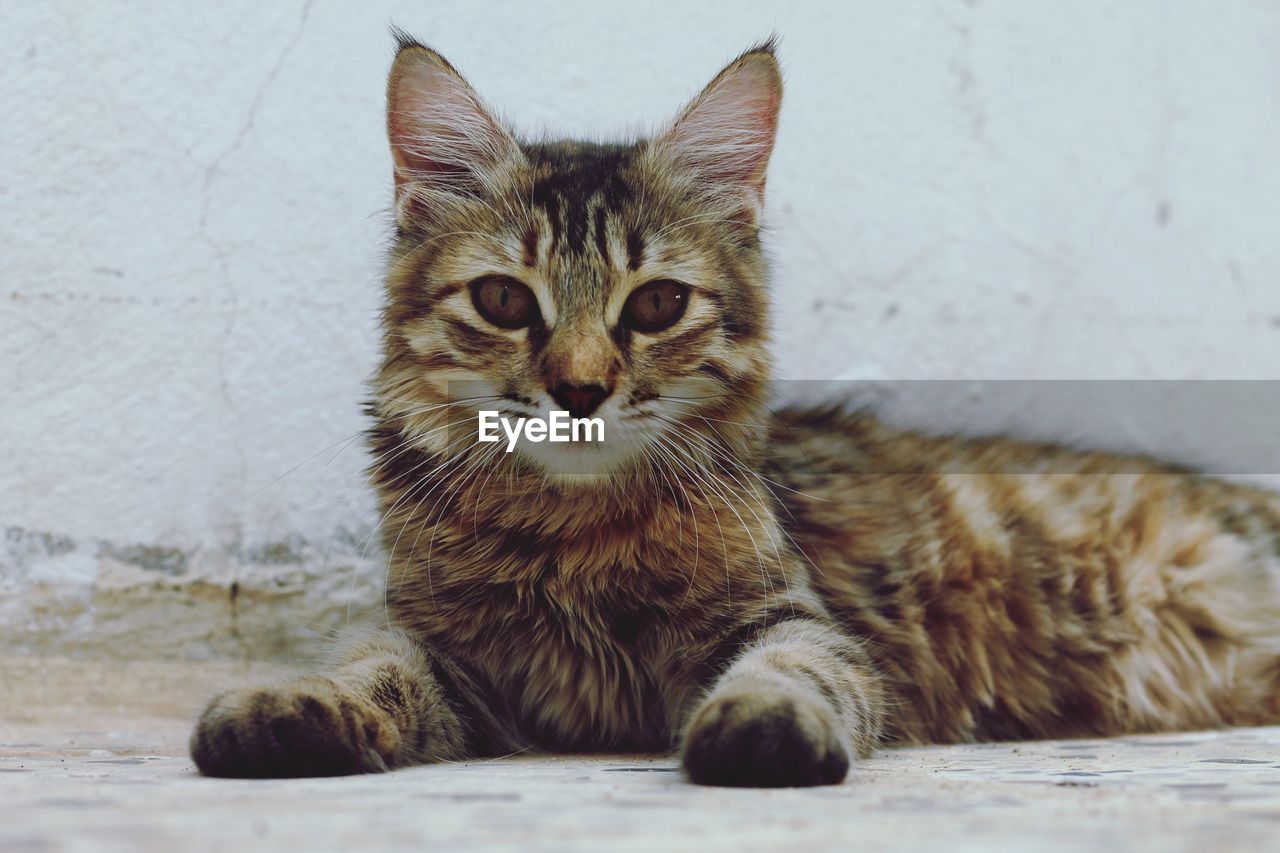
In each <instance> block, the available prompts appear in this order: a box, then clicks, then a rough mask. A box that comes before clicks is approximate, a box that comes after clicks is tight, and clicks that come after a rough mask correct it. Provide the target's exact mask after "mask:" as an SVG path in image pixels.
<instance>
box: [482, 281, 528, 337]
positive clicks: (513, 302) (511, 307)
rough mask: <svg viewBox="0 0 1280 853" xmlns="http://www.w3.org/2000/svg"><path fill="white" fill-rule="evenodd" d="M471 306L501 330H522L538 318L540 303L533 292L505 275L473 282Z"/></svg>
mask: <svg viewBox="0 0 1280 853" xmlns="http://www.w3.org/2000/svg"><path fill="white" fill-rule="evenodd" d="M471 304H473V305H475V306H476V310H477V311H479V312H480V316H481V317H483V318H485V319H486V320H488V321H489V322H490V323H492V324H493V325H495V326H498V327H499V328H502V329H522V328H524V327H525V326H528V325H530V324H532V323H533V321H534V320H536V319H538V300H537V299H536V298H535V297H534V295H533V291H531V290H529V288H527V287H525V286H524V285H523V284H521V283H520V282H518V281H516V280H515V279H514V278H507V277H506V276H502V275H490V276H485V277H484V278H478V279H476V280H475V281H473V282H471Z"/></svg>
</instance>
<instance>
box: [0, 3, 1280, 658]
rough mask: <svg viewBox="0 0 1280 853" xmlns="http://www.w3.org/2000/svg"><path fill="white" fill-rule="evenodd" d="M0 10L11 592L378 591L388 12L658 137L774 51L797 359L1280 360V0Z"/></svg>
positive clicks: (518, 115)
mask: <svg viewBox="0 0 1280 853" xmlns="http://www.w3.org/2000/svg"><path fill="white" fill-rule="evenodd" d="M601 7H605V8H603V9H602V8H601ZM4 19H5V25H4V27H3V28H2V29H0V56H2V58H3V62H0V115H2V116H3V117H4V125H5V129H4V132H3V134H0V276H2V277H3V278H2V283H3V291H2V292H0V383H2V384H0V389H2V392H0V393H2V394H3V397H2V398H0V399H2V401H3V403H2V405H3V410H2V411H0V448H2V450H0V453H3V456H2V457H0V460H2V461H0V525H2V526H4V527H5V528H7V529H8V533H7V545H6V548H7V550H5V549H0V584H7V585H8V587H7V588H9V589H10V590H13V589H18V588H26V587H28V586H29V585H30V584H32V583H37V582H42V580H41V579H47V580H49V581H50V583H54V582H56V584H65V583H66V582H67V581H70V580H75V581H77V583H79V584H80V585H81V588H83V589H90V588H96V587H95V585H97V586H98V587H100V586H101V585H102V583H103V582H104V578H108V577H116V578H117V580H118V582H119V583H120V584H122V585H124V586H129V585H130V584H132V585H135V586H136V585H138V584H144V583H152V582H153V578H154V577H155V576H156V575H157V573H159V574H161V575H166V576H169V577H171V578H183V577H187V578H209V577H218V578H221V581H219V582H222V583H228V584H229V583H230V582H231V581H232V580H237V579H238V580H239V581H241V582H245V583H252V582H253V579H254V578H255V577H256V576H257V575H256V574H255V573H258V574H262V573H267V574H271V573H272V572H274V573H275V574H273V575H272V576H273V577H275V576H277V575H279V573H280V572H286V573H287V572H295V575H291V577H295V580H296V578H297V577H302V576H307V577H311V576H313V575H315V574H317V573H319V574H320V575H322V576H323V577H325V578H328V579H329V580H330V581H333V578H334V577H337V574H335V573H339V572H346V573H347V574H346V575H342V578H344V580H343V581H342V583H337V582H336V581H333V583H335V584H336V585H335V587H334V588H335V589H337V588H339V587H344V586H345V583H346V580H345V578H347V577H350V573H351V572H352V567H353V566H354V567H355V574H356V576H357V580H358V581H359V584H358V588H359V589H361V590H363V589H365V588H366V585H367V584H372V583H375V582H376V575H377V566H376V561H375V560H374V559H373V558H372V557H369V558H363V559H362V558H361V557H360V550H361V543H360V539H361V537H363V536H364V535H365V534H366V533H368V531H369V530H370V525H371V522H372V517H371V514H370V512H369V506H370V501H369V499H368V497H367V495H366V493H365V490H364V487H363V484H362V482H361V477H360V474H359V469H360V468H361V466H362V465H363V462H364V459H363V456H362V451H361V448H360V446H359V443H358V441H357V442H355V443H353V444H351V445H350V446H345V449H343V447H344V445H343V444H342V442H344V441H345V440H347V439H349V438H352V437H353V436H354V435H355V433H357V431H358V430H360V429H361V427H362V423H363V422H362V420H361V418H360V416H359V413H358V411H359V404H360V401H361V397H362V393H363V387H362V383H363V381H364V379H365V378H366V377H367V376H368V374H369V373H370V370H371V369H372V366H373V364H374V360H375V343H376V337H375V326H374V315H375V312H376V310H377V306H378V303H379V274H380V272H379V271H380V265H381V254H382V251H383V248H384V245H385V240H386V236H387V206H388V200H389V196H390V170H389V165H388V156H387V153H386V150H385V142H384V139H383V135H382V107H383V104H382V97H383V94H382V93H383V85H384V79H385V73H386V70H387V67H388V65H389V62H390V59H391V56H392V41H391V39H390V37H389V36H388V35H387V30H386V28H387V24H388V23H389V22H394V23H396V24H398V25H400V26H402V27H404V28H405V29H407V30H409V31H410V32H412V33H414V34H416V35H417V36H418V37H419V38H421V39H423V40H425V41H427V42H429V43H431V44H433V45H434V46H436V47H437V48H439V49H440V50H441V51H443V52H444V53H445V54H446V55H447V56H449V57H450V58H451V59H452V60H453V62H454V63H455V64H456V65H457V66H459V67H460V68H461V69H462V70H463V72H464V73H465V74H467V75H468V76H469V77H470V79H471V80H472V82H473V83H474V84H475V85H476V86H477V88H479V89H480V90H481V91H482V92H483V93H485V94H486V95H487V97H488V98H489V99H490V100H491V101H492V102H494V103H496V104H498V105H499V106H500V107H501V108H502V109H503V110H504V111H505V113H506V114H507V115H508V116H509V117H510V119H511V120H512V121H513V122H514V124H515V125H516V126H517V127H519V128H521V129H524V130H526V131H532V132H537V131H541V130H544V129H546V130H551V131H553V132H557V133H565V134H587V135H593V136H594V135H607V134H608V133H609V132H610V131H618V130H628V129H631V128H634V127H636V126H637V124H639V125H642V126H643V125H652V124H654V123H656V122H658V121H661V120H662V119H664V118H665V117H667V116H669V115H670V114H672V113H673V111H674V110H676V109H677V108H678V107H679V106H680V105H681V103H682V102H683V101H684V100H685V99H686V98H687V97H688V96H690V95H691V94H693V93H694V92H696V91H697V89H698V88H700V87H701V85H702V84H703V83H704V82H706V80H707V79H709V78H710V76H711V75H712V74H713V73H714V72H715V71H716V70H718V68H719V67H720V65H721V64H722V63H723V62H724V61H726V60H727V59H729V58H731V57H732V56H733V55H734V54H735V53H737V52H738V51H739V50H741V49H742V48H744V47H745V46H746V45H748V44H750V43H751V42H753V41H755V40H757V39H759V38H761V37H762V36H764V35H766V34H768V33H769V32H770V31H773V30H776V31H777V32H778V33H780V34H781V36H782V39H783V40H782V56H783V61H784V65H785V71H786V75H787V86H788V88H787V94H786V99H785V105H784V111H783V122H782V129H781V133H780V137H779V141H778V148H777V155H776V159H775V162H774V166H773V169H772V176H771V180H770V184H769V192H770V198H769V208H770V210H769V216H770V221H771V224H772V227H773V231H772V234H771V236H770V242H771V245H772V247H773V251H774V255H775V257H776V261H777V263H776V273H777V275H776V278H777V286H776V289H775V293H776V304H777V311H776V326H777V343H778V360H779V368H780V373H781V374H782V375H783V376H788V377H806V378H818V377H822V378H834V377H870V378H879V379H886V378H887V379H899V378H1013V377H1022V378H1136V379H1181V378H1272V379H1275V378H1280V51H1277V50H1276V46H1277V45H1280V4H1276V3H1273V2H1267V0H1257V2H1248V0H1230V2H1210V0H1203V2H1199V1H1198V0H1116V1H1115V2H1112V3H1101V2H1078V3H1069V4H1068V3H1049V2H1015V1H1014V0H1008V2H991V0H985V2H979V0H971V2H940V3H935V4H924V3H899V2H892V0H884V2H850V0H832V1H831V2H821V3H818V2H810V3H796V2H792V3H767V2H744V0H736V2H717V3H699V4H692V3H688V2H687V0H685V2H678V0H663V2H646V3H635V2H630V3H610V4H603V3H601V2H599V0H593V2H589V1H588V0H564V1H563V2H558V3H512V4H506V3H503V4H488V3H475V2H425V0H419V2H403V3H346V4H344V3H338V2H326V0H314V2H312V0H308V2H294V3H284V2H278V3H262V2H250V0H238V2H230V0H223V2H218V3H212V4H205V3H194V2H188V3H185V4H178V3H160V2H155V3H150V4H145V3H125V2H89V1H88V0H83V2H79V3H71V2H50V3H41V4H35V3H29V4H9V7H8V8H6V11H5V14H4ZM950 417H951V416H950V415H949V413H948V412H935V413H933V414H932V416H931V420H932V421H934V422H938V423H946V422H948V419H949V418H950ZM1082 420H1083V422H1082V423H1077V424H1073V425H1072V429H1073V430H1074V431H1075V432H1076V433H1081V434H1085V435H1094V434H1097V437H1098V438H1099V440H1103V441H1112V443H1116V442H1118V443H1119V444H1121V445H1123V444H1124V443H1125V441H1128V440H1129V439H1132V438H1133V436H1132V435H1128V436H1125V435H1119V436H1113V435H1111V434H1110V433H1108V432H1107V430H1106V429H1093V428H1092V426H1091V424H1090V422H1089V418H1088V417H1087V416H1082ZM1024 426H1026V427H1027V428H1028V429H1030V430H1031V431H1032V432H1036V431H1040V432H1044V433H1047V434H1056V432H1060V431H1061V428H1062V424H1060V423H1057V422H1053V423H1051V422H1049V421H1048V420H1043V422H1036V421H1035V419H1034V418H1033V419H1032V420H1031V422H1030V423H1029V424H1027V423H1025V419H1024ZM1091 430H1092V431H1091ZM1143 438H1144V442H1143V444H1144V447H1145V449H1154V450H1161V449H1166V448H1167V449H1168V450H1169V451H1170V452H1173V453H1175V455H1179V454H1180V453H1182V451H1185V450H1186V449H1187V447H1186V445H1187V439H1186V436H1182V437H1179V436H1177V435H1171V436H1170V437H1169V438H1167V439H1166V438H1164V437H1162V436H1161V435H1159V434H1157V435H1154V436H1152V435H1150V434H1144V437H1143ZM338 451H341V452H338ZM1215 454H1216V455H1215ZM1230 454H1231V448H1221V449H1212V452H1210V453H1209V458H1211V459H1216V460H1218V461H1219V463H1220V464H1224V465H1229V464H1230V459H1229V457H1230ZM1182 455H1185V454H1182ZM331 544H332V546H333V547H332V548H330V545H331ZM353 554H354V556H353ZM298 572H301V573H302V574H301V575H296V573H298ZM113 573H114V574H113ZM174 582H177V581H174ZM280 583H282V584H285V585H286V586H287V585H288V582H287V581H281V582H280ZM56 584H55V586H56ZM58 589H64V587H58ZM0 593H2V590H0ZM87 594H88V593H86V595H87ZM335 594H336V593H335ZM58 595H62V596H63V598H65V595H64V594H63V593H62V592H59V593H58ZM55 597H57V596H55ZM13 600H14V599H13V598H12V597H11V598H10V601H11V602H12V601H13ZM59 600H60V601H61V599H59ZM64 605H65V606H66V607H67V608H70V609H68V610H67V611H66V612H67V613H68V614H72V615H74V614H76V613H79V612H80V611H78V610H76V608H75V607H74V606H72V605H69V604H66V602H65V601H63V602H62V604H59V605H58V606H59V607H61V606H64ZM50 606H52V605H50ZM20 609H21V611H22V614H23V618H27V616H29V612H30V608H27V607H25V606H24V607H21V608H20ZM54 609H55V610H56V609H57V608H54ZM59 612H61V611H59ZM5 618H6V617H5V616H4V613H3V612H0V623H2V622H3V621H4V619H5ZM7 618H8V620H9V621H10V622H11V623H12V622H13V620H15V619H18V618H19V615H17V614H16V611H15V612H11V613H10V614H9V616H8V617H7ZM31 618H34V617H31ZM71 618H72V616H66V618H65V619H64V620H63V621H62V622H56V621H54V622H48V623H47V624H46V628H48V630H50V631H54V630H55V629H57V630H63V629H65V628H66V627H67V625H68V624H69V623H68V622H67V620H69V619H71ZM76 618H79V617H76ZM50 625H52V626H53V627H52V628H50V627H49V626H50ZM55 633H56V632H55Z"/></svg>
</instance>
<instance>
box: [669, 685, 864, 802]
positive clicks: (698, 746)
mask: <svg viewBox="0 0 1280 853" xmlns="http://www.w3.org/2000/svg"><path fill="white" fill-rule="evenodd" d="M840 731H841V725H840V720H839V718H838V716H837V715H836V712H835V709H834V708H832V707H831V706H830V705H829V704H827V703H826V702H825V701H824V700H822V699H820V698H817V697H811V696H808V695H805V694H803V693H790V692H787V691H786V690H784V689H780V688H777V687H773V686H768V687H764V688H763V689H754V690H752V689H735V690H729V691H724V692H723V693H720V692H717V694H713V695H712V696H711V697H710V698H709V699H708V700H707V701H706V702H705V703H704V704H703V705H702V707H701V708H700V709H699V710H698V711H697V712H696V713H695V714H694V716H693V719H692V721H691V722H690V724H689V727H688V728H687V729H686V731H685V737H684V746H683V750H682V756H681V758H682V761H683V763H684V769H685V773H687V774H688V776H689V779H690V780H692V781H693V782H696V783H698V784H699V785H731V786H735V787H742V788H790V787H804V786H811V785H836V784H839V783H840V782H841V781H843V779H844V777H845V774H846V773H848V771H849V750H848V747H847V746H846V745H845V743H844V740H845V739H844V738H842V737H841V736H840Z"/></svg>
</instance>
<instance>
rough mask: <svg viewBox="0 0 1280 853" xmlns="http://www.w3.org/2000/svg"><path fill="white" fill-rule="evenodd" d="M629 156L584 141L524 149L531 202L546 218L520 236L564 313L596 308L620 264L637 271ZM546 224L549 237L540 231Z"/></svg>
mask: <svg viewBox="0 0 1280 853" xmlns="http://www.w3.org/2000/svg"><path fill="white" fill-rule="evenodd" d="M632 151H633V149H632V148H631V147H630V146H619V145H597V144H592V143H583V142H559V143H551V144H540V145H532V146H528V147H527V148H526V149H525V154H526V156H527V157H528V159H529V161H530V164H531V165H532V167H533V175H534V178H533V188H532V192H531V193H530V199H529V201H530V203H531V204H532V205H533V207H534V209H535V210H536V211H539V212H541V213H542V214H543V217H545V223H544V222H543V218H542V217H540V218H538V219H536V220H535V221H536V222H537V223H538V224H537V225H536V226H531V228H530V230H529V231H528V232H527V233H526V235H525V247H524V256H525V262H526V263H527V264H529V265H531V266H532V265H534V264H536V263H538V262H539V261H542V262H545V263H546V265H547V268H548V269H549V270H550V271H551V272H552V274H553V278H554V279H555V291H556V297H557V302H558V303H559V305H560V308H561V310H562V311H568V312H573V311H574V310H575V309H579V308H582V309H585V308H588V307H589V306H599V305H601V304H602V303H603V300H604V297H605V293H606V290H607V288H608V286H609V283H610V280H612V279H613V278H615V277H616V274H617V272H619V271H620V270H619V269H618V268H619V266H625V267H626V268H629V269H632V270H634V269H636V268H638V267H639V266H640V262H641V260H642V256H643V252H644V241H643V238H642V236H641V234H640V232H639V230H638V228H637V227H636V225H635V223H634V221H633V218H632V217H629V216H627V215H626V213H627V205H628V203H629V202H630V201H631V200H632V198H633V196H634V193H635V189H634V187H633V186H632V183H631V180H630V178H629V177H628V174H627V172H628V169H627V167H628V164H629V161H630V157H631V154H632ZM629 220H630V221H629ZM544 226H545V228H546V229H547V230H548V233H547V234H542V233H539V229H540V228H541V227H544Z"/></svg>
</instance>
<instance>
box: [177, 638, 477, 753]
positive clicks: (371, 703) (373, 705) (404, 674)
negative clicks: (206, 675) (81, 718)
mask: <svg viewBox="0 0 1280 853" xmlns="http://www.w3.org/2000/svg"><path fill="white" fill-rule="evenodd" d="M434 663H436V662H435V661H433V660H432V659H431V658H430V657H429V656H428V654H427V653H426V652H425V651H424V650H423V649H422V648H421V647H419V646H418V645H417V644H416V643H414V642H413V641H412V640H410V639H409V638H408V637H406V636H405V635H403V634H401V633H398V632H394V631H378V632H373V633H369V634H364V635H361V636H360V637H358V638H354V639H352V640H349V641H348V642H347V643H345V644H344V645H343V646H342V647H341V648H340V650H339V653H338V654H337V655H336V656H335V659H334V662H333V665H332V667H331V668H330V669H329V670H328V671H326V672H324V673H323V674H315V675H305V676H300V677H298V678H295V679H293V680H291V681H288V682H285V683H283V684H280V685H277V686H272V687H262V688H249V689H242V690H234V691H231V692H228V693H223V694H221V695H219V696H216V697H214V699H213V700H212V701H211V702H210V703H209V705H208V707H207V708H206V709H205V711H204V713H203V714H202V715H201V716H200V719H199V721H198V722H197V723H196V728H195V731H194V732H193V733H192V736H191V757H192V758H193V759H194V760H195V763H196V766H197V767H198V768H199V769H200V772H201V773H204V774H205V775H207V776H232V777H250V778H262V777H283V776H336V775H345V774H351V773H372V772H377V771H382V770H388V769H391V768H394V767H399V766H404V765H408V764H416V763H421V762H424V761H441V760H452V759H457V758H461V757H464V755H465V752H466V732H465V730H464V725H463V721H462V719H461V717H460V716H459V714H458V713H457V711H456V710H455V704H456V702H454V701H453V700H452V698H451V697H448V696H447V695H446V693H445V690H444V689H443V687H442V685H441V683H440V681H439V679H438V678H437V675H436V670H435V668H434V667H433V664H434Z"/></svg>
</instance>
